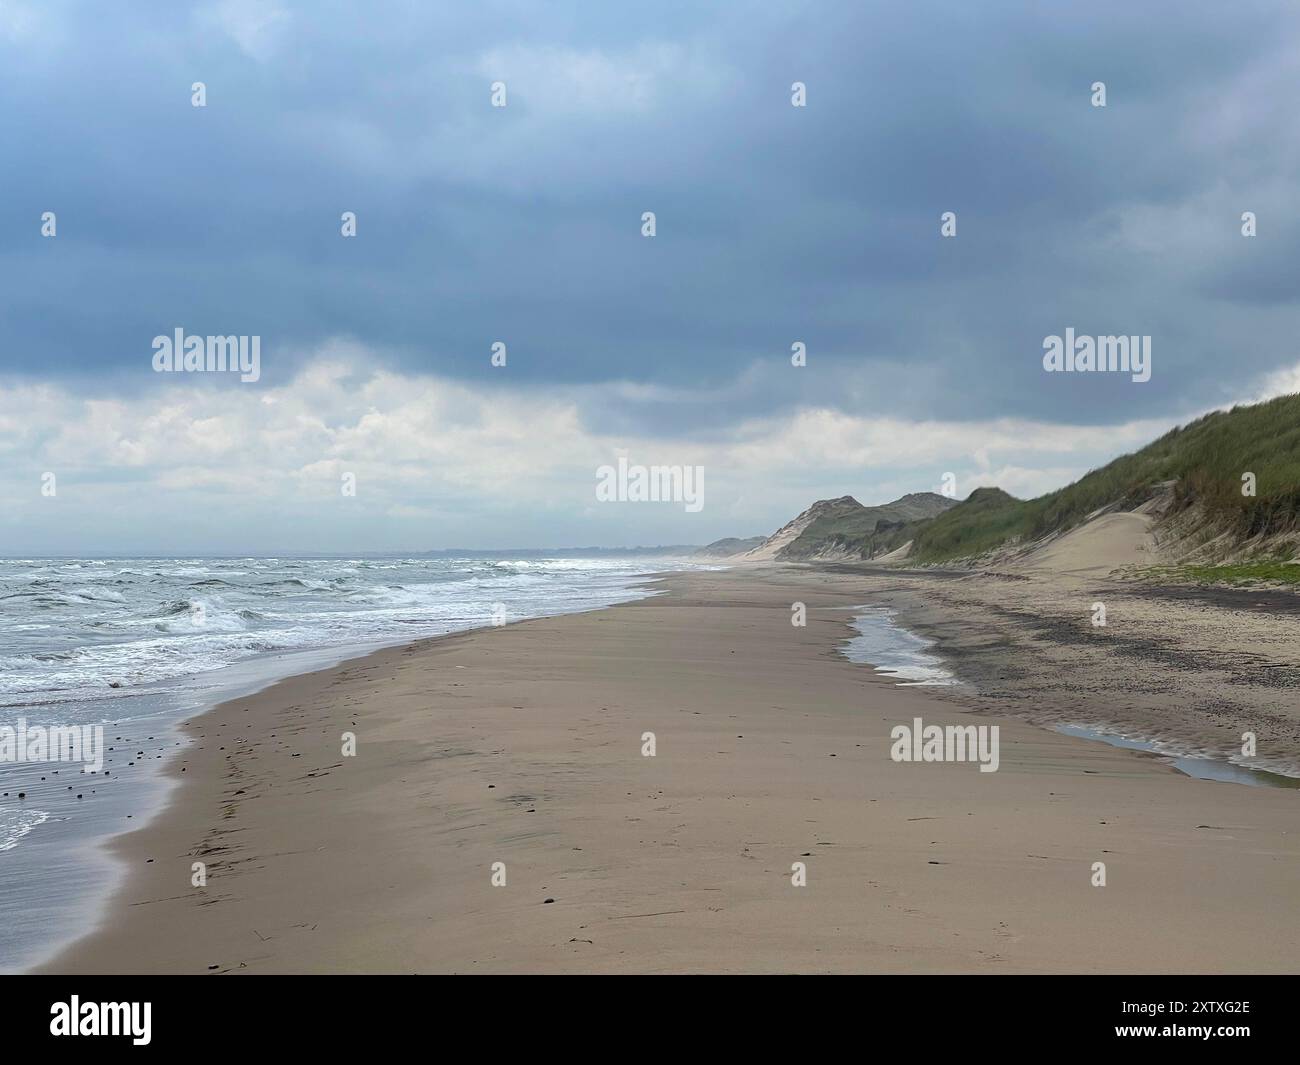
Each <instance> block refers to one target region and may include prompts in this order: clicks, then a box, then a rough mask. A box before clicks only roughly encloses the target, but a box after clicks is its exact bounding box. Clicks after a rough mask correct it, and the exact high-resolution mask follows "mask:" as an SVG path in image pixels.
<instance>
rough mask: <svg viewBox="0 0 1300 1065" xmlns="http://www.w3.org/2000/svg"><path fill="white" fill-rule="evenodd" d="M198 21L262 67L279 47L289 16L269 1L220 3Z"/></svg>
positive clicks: (206, 10)
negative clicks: (224, 37)
mask: <svg viewBox="0 0 1300 1065" xmlns="http://www.w3.org/2000/svg"><path fill="white" fill-rule="evenodd" d="M198 21H199V25H200V26H201V27H203V28H205V29H215V30H217V31H219V32H221V33H224V34H225V35H226V36H227V37H229V38H230V39H231V40H232V41H234V42H235V44H237V45H238V46H239V49H240V51H242V52H243V53H244V54H245V55H246V56H248V57H249V58H250V59H256V60H257V61H258V62H259V63H265V62H266V61H267V60H269V59H270V58H271V57H272V56H274V55H275V52H276V50H277V49H278V47H279V44H280V38H281V36H282V34H283V32H284V30H285V29H286V28H287V26H288V24H289V13H288V12H287V11H285V10H284V9H283V8H281V7H280V6H279V5H278V4H275V3H273V2H271V0H220V3H216V4H213V5H212V6H210V7H208V8H204V9H203V10H202V11H200V12H199V18H198Z"/></svg>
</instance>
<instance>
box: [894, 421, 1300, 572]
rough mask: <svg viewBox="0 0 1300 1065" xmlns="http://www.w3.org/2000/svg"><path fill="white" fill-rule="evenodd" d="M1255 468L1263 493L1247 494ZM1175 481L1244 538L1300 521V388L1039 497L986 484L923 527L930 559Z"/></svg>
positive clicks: (1061, 526) (1079, 516)
mask: <svg viewBox="0 0 1300 1065" xmlns="http://www.w3.org/2000/svg"><path fill="white" fill-rule="evenodd" d="M1248 473H1250V474H1254V482H1255V495H1254V496H1248V495H1243V493H1242V486H1243V476H1244V475H1245V474H1248ZM1168 481H1173V482H1175V484H1174V504H1175V507H1176V508H1177V509H1182V508H1185V507H1188V506H1191V505H1192V504H1199V505H1200V506H1201V507H1202V508H1203V511H1204V513H1205V515H1206V518H1207V519H1208V520H1211V521H1215V522H1221V523H1222V524H1223V525H1224V527H1225V528H1228V529H1231V530H1233V531H1234V532H1236V533H1237V534H1238V535H1239V536H1240V537H1241V538H1242V539H1246V538H1248V537H1254V536H1262V535H1271V534H1274V533H1280V532H1285V531H1287V530H1289V529H1294V528H1296V527H1297V525H1298V524H1300V395H1291V396H1281V397H1279V398H1277V399H1273V400H1269V401H1268V402H1266V403H1257V404H1252V405H1249V406H1239V407H1234V408H1233V409H1232V410H1230V411H1216V412H1215V413H1213V414H1207V415H1205V416H1204V417H1202V418H1198V419H1197V420H1196V421H1194V422H1191V423H1190V424H1188V425H1185V426H1181V427H1179V428H1177V429H1173V430H1171V431H1170V432H1168V433H1166V434H1165V435H1164V436H1162V437H1160V439H1158V440H1156V441H1154V442H1153V443H1151V444H1148V445H1147V446H1146V447H1144V448H1142V449H1141V450H1140V451H1136V452H1134V453H1132V454H1130V455H1122V456H1120V457H1119V458H1117V459H1115V460H1114V461H1113V462H1110V463H1108V464H1107V465H1105V466H1103V467H1101V468H1100V469H1098V470H1093V471H1092V472H1091V473H1088V474H1087V475H1085V476H1084V477H1082V478H1080V479H1079V480H1078V481H1075V482H1074V483H1073V484H1071V485H1067V486H1066V487H1065V488H1061V489H1059V490H1057V491H1055V492H1051V493H1049V494H1047V495H1044V496H1039V497H1038V498H1037V499H1029V500H1019V499H1015V498H1013V497H1011V496H1009V495H1007V494H1006V493H1005V492H1002V491H1001V490H999V489H979V490H977V491H975V492H973V493H971V496H970V498H969V499H967V500H966V501H965V502H963V503H961V504H959V505H958V506H956V507H953V508H952V509H951V510H949V511H947V512H946V513H944V514H941V515H940V516H939V517H937V518H935V519H934V520H933V521H928V522H925V523H924V524H923V525H921V526H920V527H918V528H917V530H916V532H915V537H914V539H915V547H914V549H913V550H914V557H915V558H917V559H918V560H919V561H922V562H941V561H944V560H947V559H952V558H959V557H963V556H969V555H977V554H981V553H983V552H985V551H990V550H992V549H994V548H997V547H1000V546H1002V545H1003V544H1007V543H1011V542H1016V541H1031V540H1036V539H1039V538H1040V537H1043V536H1046V535H1048V534H1049V533H1053V532H1061V531H1064V530H1065V529H1069V528H1071V527H1073V526H1074V525H1077V524H1079V523H1080V522H1081V521H1083V520H1084V518H1086V517H1087V516H1088V515H1089V514H1091V513H1092V512H1093V511H1096V510H1099V509H1101V508H1103V507H1111V506H1115V507H1117V509H1121V510H1126V509H1131V508H1132V507H1135V506H1138V505H1139V504H1141V503H1142V502H1143V501H1144V500H1145V499H1148V498H1150V496H1151V495H1152V493H1153V492H1154V491H1155V490H1156V486H1158V485H1159V484H1161V483H1162V482H1168Z"/></svg>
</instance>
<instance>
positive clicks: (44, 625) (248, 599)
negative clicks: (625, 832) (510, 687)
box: [0, 558, 720, 971]
mask: <svg viewBox="0 0 1300 1065" xmlns="http://www.w3.org/2000/svg"><path fill="white" fill-rule="evenodd" d="M716 568H720V567H718V566H701V565H696V564H692V563H689V562H679V561H673V560H668V559H647V558H623V559H615V558H594V559H581V558H563V559H540V558H538V559H515V560H500V559H445V558H438V559H414V558H410V559H402V558H392V559H388V558H370V559H276V558H260V559H259V558H243V559H174V558H172V559H163V558H159V559H135V558H133V559H80V560H77V559H5V560H0V729H3V727H4V726H9V727H11V728H17V726H18V722H19V721H20V719H21V720H22V721H25V722H26V725H27V728H28V729H31V728H33V727H37V726H39V727H45V728H48V727H51V726H60V727H62V726H73V725H75V726H83V725H87V726H100V727H102V729H103V735H104V746H105V748H106V751H105V754H104V764H103V768H102V770H101V771H99V772H96V773H87V772H83V770H82V766H81V765H80V764H78V763H70V762H62V763H57V762H56V763H51V762H31V763H24V762H13V761H3V760H0V971H6V970H14V969H19V968H21V967H23V966H24V965H28V964H31V963H32V962H33V961H34V960H35V959H37V958H39V957H40V956H42V955H44V954H48V953H49V952H50V951H51V950H52V949H53V947H54V946H56V945H58V944H59V943H62V942H64V941H66V940H67V939H69V938H72V937H75V936H76V935H78V934H82V933H84V932H86V931H88V930H89V926H90V924H91V923H92V921H93V910H94V906H95V904H96V903H97V902H99V901H102V899H103V898H104V896H105V895H106V894H107V893H108V892H109V891H111V890H112V888H113V887H114V886H115V884H116V882H117V880H118V878H119V876H120V873H121V870H119V869H117V868H116V867H115V866H114V864H113V863H111V862H110V861H109V860H108V859H107V858H106V857H105V854H104V851H103V847H102V844H103V842H104V841H105V840H106V839H107V838H109V837H111V836H112V835H115V834H117V833H120V832H122V831H125V830H129V829H131V828H133V827H136V826H138V825H139V824H140V823H142V822H143V821H145V820H147V819H148V817H149V816H150V815H151V814H153V813H155V812H156V811H157V810H158V809H159V808H160V807H161V805H162V804H163V801H164V800H165V798H166V796H167V793H168V791H169V790H170V788H171V787H173V786H174V785H173V784H172V783H170V782H169V781H167V780H165V779H164V778H163V777H162V775H161V773H160V772H159V770H160V768H161V766H162V764H163V763H164V761H165V758H166V755H167V754H168V753H169V752H171V751H172V750H174V749H176V748H177V747H179V746H180V745H181V744H182V743H183V742H184V740H183V739H182V737H181V734H180V731H179V728H178V726H179V724H180V723H181V722H182V721H184V720H185V719H186V718H187V717H189V716H191V715H193V714H195V713H198V712H200V711H202V710H203V709H205V708H207V707H209V706H211V705H213V704H215V703H217V702H220V701H222V700H223V699H227V698H231V697H234V696H236V695H239V694H243V693H245V692H249V691H254V690H257V689H258V688H261V687H264V686H265V685H266V684H268V683H270V682H272V681H273V680H275V679H277V678H279V677H283V676H288V675H290V674H293V673H299V672H303V671H305V670H309V669H316V668H321V667H323V666H325V665H329V664H332V663H334V662H338V661H341V660H342V659H344V658H348V657H351V656H353V655H357V654H362V653H365V652H366V651H368V650H373V649H375V648H378V647H381V646H387V645H392V644H398V643H402V642H405V641H407V640H411V639H416V638H420V637H426V636H436V635H441V634H444V633H448V632H455V631H462V630H466V629H471V628H478V627H483V626H487V625H491V624H494V623H499V622H506V623H508V622H510V621H517V620H522V619H525V618H534V617H543V616H548V615H554V614H566V613H575V612H578V611H583V610H591V609H595V608H598V607H602V606H608V605H611V604H613V603H618V602H626V601H629V600H632V599H637V598H641V597H644V596H646V595H649V594H651V591H650V589H649V588H648V587H647V582H648V580H649V579H650V578H651V577H652V576H653V575H654V574H655V573H660V572H667V571H670V570H681V569H716ZM0 757H2V753H0ZM20 793H21V794H22V795H23V798H21V799H20V798H19V797H18V796H19V794H20Z"/></svg>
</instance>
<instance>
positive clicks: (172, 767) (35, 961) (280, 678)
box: [0, 556, 677, 974]
mask: <svg viewBox="0 0 1300 1065" xmlns="http://www.w3.org/2000/svg"><path fill="white" fill-rule="evenodd" d="M340 557H343V556H340ZM649 561H662V560H649ZM658 572H661V571H656V570H650V571H646V572H645V573H637V574H629V575H628V576H627V577H626V578H625V584H624V586H623V587H622V588H621V590H620V591H619V592H618V594H619V595H620V596H622V597H624V598H620V599H618V600H616V601H617V602H626V601H635V600H636V599H638V598H642V597H645V596H648V595H653V594H655V593H654V591H653V584H654V580H655V578H656V575H657V573H658ZM662 572H677V571H676V570H670V571H662ZM605 605H606V604H600V605H598V606H589V607H580V608H579V610H580V611H581V610H599V609H602V608H603V607H604V606H605ZM570 612H572V611H571V609H569V608H561V609H558V610H557V611H556V612H555V613H543V614H539V615H533V616H532V617H524V618H520V619H519V620H520V621H522V620H532V619H533V618H536V617H549V616H563V615H564V614H566V613H570ZM516 623H518V622H516V621H512V622H507V624H516ZM486 628H490V626H486V625H484V626H477V627H475V628H472V629H457V630H454V631H453V632H449V633H441V634H437V635H430V636H422V637H418V638H416V640H415V642H424V641H428V640H438V639H443V638H446V637H447V636H454V635H460V634H464V633H467V632H474V631H480V630H481V629H486ZM411 642H412V638H410V637H408V638H406V639H394V638H392V637H382V638H374V639H366V640H362V641H360V642H357V643H350V644H335V645H324V646H317V647H307V648H298V649H293V650H287V651H277V652H272V653H269V654H262V655H257V656H254V657H251V658H248V659H246V660H243V661H239V662H235V663H233V664H231V665H228V666H225V667H223V668H222V669H220V670H217V671H212V672H207V673H197V674H194V675H191V676H189V677H185V678H182V681H181V684H182V685H183V690H184V694H183V695H182V696H181V697H180V698H179V699H177V700H176V701H175V702H174V704H173V705H171V706H169V707H168V708H166V709H164V710H161V711H159V712H157V715H156V716H157V721H156V724H153V725H152V728H154V729H156V730H158V731H159V732H160V736H161V743H159V741H158V740H155V737H154V736H149V737H148V739H147V741H145V740H144V737H143V733H144V731H145V728H144V727H143V726H141V727H138V728H137V730H136V731H137V734H136V735H134V736H132V737H128V739H130V740H133V741H136V742H147V743H149V744H156V746H151V747H150V753H153V752H154V751H159V752H161V754H156V755H154V757H155V758H158V759H160V760H161V764H159V765H154V764H152V763H149V762H144V761H142V763H141V769H142V772H143V775H142V776H141V777H140V778H139V779H138V780H133V781H132V786H133V788H134V789H135V791H134V793H133V795H132V796H131V797H128V796H126V795H120V796H118V797H117V799H116V805H117V806H118V807H120V810H118V816H121V815H123V814H124V813H125V811H127V810H129V811H131V812H130V813H129V814H126V817H127V818H128V820H127V822H126V823H125V824H118V825H115V826H113V827H108V828H104V827H103V826H102V825H101V826H99V828H98V831H95V830H93V829H88V828H87V827H85V826H79V828H78V831H79V832H80V833H81V834H82V835H83V836H85V837H86V838H85V839H84V840H82V841H81V843H82V844H83V845H84V847H87V848H89V850H90V851H91V853H90V854H89V856H88V857H81V858H75V859H74V858H73V857H72V856H70V855H69V854H67V853H64V851H65V850H66V846H64V847H63V850H60V849H58V847H59V846H60V845H61V844H60V841H56V840H50V839H45V838H42V839H41V840H40V841H39V842H40V844H41V845H42V846H43V847H49V848H54V849H53V850H52V854H53V855H54V856H55V857H56V858H57V859H58V861H59V863H60V864H61V865H63V866H65V867H66V870H65V872H66V875H67V876H69V877H71V878H74V879H75V880H77V881H85V880H97V881H99V883H98V884H97V885H96V886H95V887H94V888H93V889H86V890H83V891H81V892H80V896H79V897H77V896H75V895H74V896H70V897H69V898H67V899H63V900H61V901H60V903H59V905H58V907H57V908H49V909H48V912H47V913H45V914H44V915H43V916H44V917H45V918H46V919H47V920H49V921H54V920H57V922H58V923H59V924H60V925H67V924H74V925H83V926H84V925H90V926H91V927H93V928H99V927H102V926H103V925H104V924H105V922H106V921H107V919H108V917H109V914H110V912H111V908H112V904H113V901H114V899H115V898H116V897H117V896H118V895H119V894H120V893H121V891H122V889H123V887H124V886H125V883H126V879H127V876H128V873H129V869H128V867H127V865H126V864H125V862H124V860H123V858H122V854H121V851H122V848H121V846H120V845H119V841H121V840H123V839H129V838H131V837H132V836H134V835H135V834H137V833H140V832H143V831H145V830H147V829H148V827H149V826H150V825H152V824H153V823H154V822H155V821H156V820H157V818H158V817H160V816H162V815H163V814H164V813H165V812H166V811H167V810H168V808H169V807H170V806H171V804H172V803H173V802H175V801H176V800H177V797H178V794H179V791H180V784H181V783H182V782H183V781H184V780H185V779H186V778H185V777H184V776H183V775H182V774H181V772H180V771H178V768H177V767H178V766H180V765H181V763H182V761H183V759H182V755H183V754H184V753H185V751H186V750H187V749H188V748H189V747H190V746H192V745H193V743H194V742H195V734H194V731H193V729H191V727H190V726H191V724H192V723H193V722H197V721H201V720H202V719H203V718H204V717H206V716H207V715H208V714H211V713H213V712H214V711H217V710H219V709H220V708H221V707H222V706H224V705H225V704H227V703H229V702H233V701H236V700H239V699H244V698H252V697H255V696H258V695H261V694H262V693H263V692H265V691H267V690H268V689H271V688H274V687H275V686H276V685H278V684H280V683H282V682H284V681H288V680H292V679H294V678H296V677H301V676H308V675H311V674H315V673H320V672H328V671H330V670H335V669H342V668H344V667H346V666H347V665H348V664H349V663H351V662H354V661H359V660H362V659H365V658H367V657H369V656H371V655H373V654H377V653H380V652H383V651H386V650H391V649H393V648H396V647H403V646H406V645H407V644H409V643H411ZM151 694H152V693H151V692H150V691H149V690H148V689H145V690H144V691H143V692H142V696H143V697H144V698H149V697H150V696H151ZM110 724H111V725H112V727H113V728H115V729H116V728H119V727H121V726H120V725H119V724H118V722H116V721H113V722H106V723H105V728H106V729H107V728H108V727H109V725H110ZM117 738H118V739H122V737H120V736H119V737H117ZM130 745H131V744H130V743H128V744H127V746H130ZM108 750H110V751H111V750H113V748H112V747H109V748H108ZM107 761H108V763H109V764H110V765H113V763H114V759H113V758H112V757H111V756H110V757H109V758H108V760H107ZM113 769H115V770H117V771H118V773H119V775H118V780H119V781H120V780H121V779H122V778H121V776H120V770H121V766H120V765H113ZM43 779H44V778H42V780H43ZM92 790H93V789H92ZM133 799H135V800H139V801H138V802H137V801H132V800H133ZM47 820H60V818H47ZM101 820H102V818H101ZM35 842H36V841H32V842H30V843H25V844H22V845H23V846H24V850H23V851H22V852H21V855H20V857H21V860H22V861H23V862H25V863H28V864H30V863H32V862H36V855H35V854H34V853H33V851H32V850H30V849H29V848H31V847H32V845H33V843H35ZM74 842H76V841H74ZM11 860H12V859H11ZM37 866H38V867H39V863H37ZM26 875H29V876H30V874H26ZM28 886H31V887H33V888H35V889H39V887H40V885H37V884H33V885H28ZM88 934H90V933H86V932H84V931H83V932H78V933H74V934H72V935H65V936H62V937H60V938H59V940H58V942H57V943H54V944H50V945H45V946H37V947H34V948H27V949H24V950H21V951H19V952H17V953H15V954H13V955H11V956H10V957H7V958H6V957H0V961H2V962H3V964H0V973H13V974H16V973H23V972H31V971H39V970H40V969H41V968H42V967H44V966H46V965H48V964H50V963H51V962H52V961H53V960H54V959H55V958H57V957H58V956H59V955H60V953H62V952H63V951H65V950H67V949H68V948H69V947H70V946H72V945H73V944H75V943H76V942H78V941H79V940H81V939H84V938H85V937H86V936H87V935H88Z"/></svg>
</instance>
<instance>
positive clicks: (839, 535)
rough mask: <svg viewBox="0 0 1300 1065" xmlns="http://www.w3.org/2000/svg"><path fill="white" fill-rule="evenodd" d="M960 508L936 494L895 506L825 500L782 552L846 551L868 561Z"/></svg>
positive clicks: (922, 494)
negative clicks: (913, 530)
mask: <svg viewBox="0 0 1300 1065" xmlns="http://www.w3.org/2000/svg"><path fill="white" fill-rule="evenodd" d="M954 506H956V504H955V503H954V502H953V501H952V500H951V499H948V498H946V497H945V496H941V495H938V494H937V493H935V492H916V493H913V494H911V495H906V496H903V497H902V498H901V499H896V500H894V501H893V502H892V503H885V504H883V505H881V506H878V507H864V506H863V505H862V504H861V503H859V502H858V501H857V500H856V499H854V498H853V497H852V496H842V497H841V498H839V499H825V500H821V501H820V502H818V503H815V504H813V506H812V507H811V508H809V509H810V511H811V512H812V514H813V518H812V521H810V522H809V523H808V527H807V528H805V529H804V530H803V532H801V533H800V534H799V535H798V536H797V537H795V539H794V540H793V541H791V542H790V544H788V545H787V546H786V548H785V550H784V551H783V552H782V556H781V557H783V558H787V559H799V558H810V557H813V556H815V555H817V554H820V553H823V552H826V551H828V550H836V549H842V550H845V551H847V552H849V553H850V554H856V555H861V556H862V557H863V558H867V557H869V556H871V555H878V554H882V553H884V552H885V551H890V550H893V548H894V547H897V546H900V545H901V544H904V543H906V542H907V540H909V539H910V538H911V537H910V535H906V536H903V537H902V538H901V539H899V534H900V532H901V531H903V530H908V529H911V528H913V527H914V526H916V525H918V524H919V523H921V522H922V521H923V520H925V519H929V518H931V517H933V516H934V515H936V514H941V513H943V512H944V511H945V510H948V509H949V508H951V507H954Z"/></svg>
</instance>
